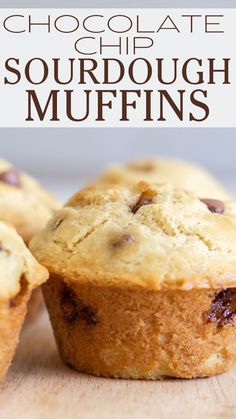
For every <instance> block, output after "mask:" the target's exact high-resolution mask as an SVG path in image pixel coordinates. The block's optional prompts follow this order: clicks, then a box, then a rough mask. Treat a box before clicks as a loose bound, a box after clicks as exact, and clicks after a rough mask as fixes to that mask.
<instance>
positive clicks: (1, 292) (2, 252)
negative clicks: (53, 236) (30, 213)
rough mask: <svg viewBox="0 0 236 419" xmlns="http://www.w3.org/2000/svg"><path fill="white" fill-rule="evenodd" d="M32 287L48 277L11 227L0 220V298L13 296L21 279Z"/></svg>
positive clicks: (18, 289)
mask: <svg viewBox="0 0 236 419" xmlns="http://www.w3.org/2000/svg"><path fill="white" fill-rule="evenodd" d="M22 278H24V279H25V281H27V283H28V286H29V287H30V288H31V289H33V288H35V287H37V286H38V285H40V284H42V283H43V282H45V281H46V280H47V278H48V272H47V270H46V269H45V268H44V267H43V266H41V265H40V264H39V263H38V262H37V261H36V260H35V258H34V257H33V256H32V254H31V253H30V251H29V250H28V249H27V247H26V245H25V244H24V242H23V240H22V238H21V237H20V236H19V235H18V234H17V233H16V231H15V229H14V228H13V227H10V226H8V225H6V224H4V223H1V222H0V300H5V299H8V298H12V297H15V296H16V295H17V294H18V293H19V292H20V289H21V279H22Z"/></svg>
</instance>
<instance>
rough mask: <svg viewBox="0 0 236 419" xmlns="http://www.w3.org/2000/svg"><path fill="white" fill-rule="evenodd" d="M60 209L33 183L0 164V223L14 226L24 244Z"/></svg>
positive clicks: (33, 181)
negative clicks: (3, 222)
mask: <svg viewBox="0 0 236 419" xmlns="http://www.w3.org/2000/svg"><path fill="white" fill-rule="evenodd" d="M59 207H60V206H59V204H58V202H57V201H56V200H55V199H54V198H53V197H52V196H51V195H50V194H48V193H47V192H46V191H45V190H44V189H42V187H41V186H40V184H39V183H38V182H37V181H36V180H35V179H33V178H32V177H31V176H29V175H27V174H25V173H23V172H21V171H18V170H16V169H15V168H14V167H13V166H12V165H11V164H10V163H8V162H6V161H5V160H0V220H1V221H5V222H9V223H11V224H12V225H14V227H15V228H16V230H17V232H18V233H19V234H20V235H21V236H22V238H23V240H24V241H25V242H26V243H28V241H29V240H30V239H31V237H32V236H33V235H34V234H35V233H38V232H39V231H40V230H41V229H42V228H43V227H44V226H45V224H46V223H47V221H48V220H49V219H50V217H51V216H52V214H53V213H54V212H55V211H56V210H57V209H58V208H59Z"/></svg>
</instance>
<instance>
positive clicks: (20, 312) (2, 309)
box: [0, 278, 31, 380]
mask: <svg viewBox="0 0 236 419" xmlns="http://www.w3.org/2000/svg"><path fill="white" fill-rule="evenodd" d="M30 294H31V290H30V287H29V286H28V283H27V281H26V280H25V279H24V278H22V280H21V290H20V292H19V294H18V295H16V296H15V297H14V298H12V299H9V300H1V299H0V380H1V379H2V378H4V376H5V374H6V373H7V371H8V368H9V367H10V365H11V362H12V359H13V356H14V354H15V350H16V347H17V344H18V341H19V335H20V330H21V327H22V324H23V321H24V319H25V314H26V310H27V302H28V300H29V297H30Z"/></svg>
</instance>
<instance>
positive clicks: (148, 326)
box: [43, 275, 236, 380]
mask: <svg viewBox="0 0 236 419" xmlns="http://www.w3.org/2000/svg"><path fill="white" fill-rule="evenodd" d="M219 291H220V290H219ZM219 291H217V292H219ZM43 292H44V295H45V301H46V305H47V307H48V311H49V315H50V318H51V322H52V326H53V329H54V334H55V337H56V340H57V344H58V348H59V352H60V355H61V357H62V359H63V360H64V362H65V363H67V364H70V365H71V366H73V367H74V368H76V369H77V370H78V371H82V372H87V373H91V374H94V375H99V376H100V375H101V376H105V377H116V378H134V379H152V380H154V379H160V378H163V377H166V376H169V377H179V378H194V377H206V376H211V375H214V374H218V373H222V372H224V371H226V370H228V369H229V368H230V366H231V365H232V364H233V363H234V362H235V360H236V327H234V326H233V324H232V323H228V324H225V325H223V326H221V327H219V325H217V323H215V322H214V321H209V319H208V318H207V315H206V313H207V312H208V311H209V309H210V308H211V305H212V302H213V300H214V298H215V295H216V290H206V289H204V290H203V289H194V290H190V291H181V290H163V291H152V290H147V289H143V288H118V287H117V288H115V287H106V286H95V285H92V284H88V285H84V284H80V283H78V282H72V281H70V282H69V281H68V282H67V283H66V282H65V281H64V280H63V278H61V277H59V276H56V275H51V277H50V280H49V281H48V282H47V283H46V284H44V285H43Z"/></svg>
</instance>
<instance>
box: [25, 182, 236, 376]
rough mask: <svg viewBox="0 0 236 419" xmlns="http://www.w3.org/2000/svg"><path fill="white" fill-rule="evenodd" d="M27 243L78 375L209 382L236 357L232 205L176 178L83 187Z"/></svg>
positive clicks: (62, 346)
mask: <svg viewBox="0 0 236 419" xmlns="http://www.w3.org/2000/svg"><path fill="white" fill-rule="evenodd" d="M30 248H31V251H32V253H33V254H34V255H35V257H36V258H37V259H38V260H39V262H40V263H42V264H43V265H44V266H46V267H47V268H48V270H49V274H50V279H49V281H48V282H47V283H46V284H45V285H43V292H44V296H45V301H46V305H47V308H48V311H49V315H50V319H51V322H52V326H53V329H54V334H55V337H56V340H57V344H58V348H59V351H60V354H61V357H62V359H63V360H64V361H65V363H67V364H69V365H71V366H73V367H74V368H76V369H77V370H79V371H84V372H87V373H91V374H95V375H101V376H107V377H122V378H134V379H138V378H142V379H158V378H161V377H165V376H170V377H181V378H192V377H205V376H211V375H213V374H217V373H221V372H223V371H226V370H227V369H228V368H229V367H230V366H231V365H232V364H233V363H234V362H235V359H236V327H235V325H234V315H235V313H236V288H235V287H236V203H234V202H223V201H219V200H213V199H203V200H202V199H199V198H198V197H196V196H195V195H193V194H192V193H190V192H187V191H185V190H180V189H176V188H174V187H173V186H172V185H170V184H159V185H158V184H151V183H150V184H149V183H146V182H140V183H139V184H138V185H135V186H125V185H113V186H109V185H103V184H97V185H95V186H91V187H88V188H86V189H84V190H82V191H81V192H78V193H77V194H75V195H74V196H73V197H72V198H71V199H70V200H69V201H68V202H67V204H66V205H65V206H64V207H63V208H62V209H61V210H59V211H58V212H57V214H56V215H55V216H54V217H53V218H52V219H51V220H50V221H49V223H48V224H47V226H46V228H45V229H44V230H43V231H42V232H41V233H39V235H37V236H35V237H34V238H33V239H32V241H31V243H30Z"/></svg>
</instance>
